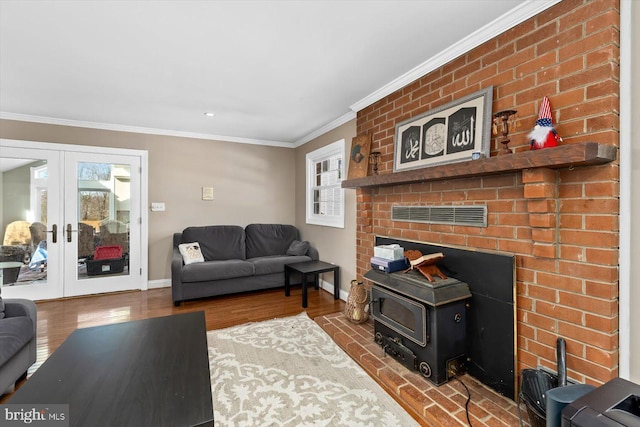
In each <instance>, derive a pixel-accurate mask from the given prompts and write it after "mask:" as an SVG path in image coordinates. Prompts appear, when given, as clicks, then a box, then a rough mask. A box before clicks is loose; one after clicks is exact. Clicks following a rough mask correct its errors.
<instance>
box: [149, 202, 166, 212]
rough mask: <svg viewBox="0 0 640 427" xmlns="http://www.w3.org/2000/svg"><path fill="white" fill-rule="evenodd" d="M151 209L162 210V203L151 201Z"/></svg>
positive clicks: (154, 210)
mask: <svg viewBox="0 0 640 427" xmlns="http://www.w3.org/2000/svg"><path fill="white" fill-rule="evenodd" d="M151 211H152V212H164V203H161V202H153V203H151Z"/></svg>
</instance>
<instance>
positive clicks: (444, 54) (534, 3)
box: [350, 0, 562, 113]
mask: <svg viewBox="0 0 640 427" xmlns="http://www.w3.org/2000/svg"><path fill="white" fill-rule="evenodd" d="M561 1H562V0H527V1H526V2H524V3H522V4H521V5H519V6H517V7H515V8H513V9H511V10H509V11H508V12H506V13H505V14H504V15H501V16H499V17H497V18H496V19H494V20H493V21H491V22H490V23H488V24H487V25H485V26H484V27H482V28H480V29H479V30H477V31H475V32H473V33H471V34H469V35H468V36H467V37H465V38H463V39H461V40H460V41H458V42H457V43H454V44H453V45H451V46H450V47H448V48H447V49H445V50H443V51H441V52H440V53H438V54H436V55H434V56H432V57H431V58H429V59H428V60H427V61H425V62H423V63H422V64H420V65H418V66H417V67H415V68H413V69H411V70H409V71H408V72H406V73H405V74H403V75H401V76H400V77H397V78H396V79H394V80H392V81H391V82H389V83H387V84H386V85H385V86H383V87H381V88H380V89H378V90H376V91H375V92H373V93H371V94H370V95H368V96H366V97H364V98H362V99H361V100H360V101H358V102H356V103H355V104H353V105H351V106H350V108H351V110H353V111H354V112H356V113H357V112H358V111H360V110H362V109H363V108H366V107H368V106H369V105H371V104H373V103H374V102H376V101H379V100H381V99H382V98H384V97H385V96H387V95H390V94H392V93H393V92H395V91H397V90H398V89H401V88H403V87H405V86H406V85H408V84H409V83H412V82H414V81H416V80H417V79H419V78H420V77H422V76H424V75H426V74H428V73H430V72H431V71H433V70H436V69H438V68H440V67H442V66H443V65H444V64H446V63H448V62H449V61H451V60H453V59H455V58H457V57H459V56H460V55H463V54H465V53H467V52H469V51H470V50H472V49H474V48H476V47H478V46H480V45H481V44H482V43H484V42H486V41H488V40H491V39H492V38H494V37H496V36H497V35H499V34H501V33H503V32H505V31H506V30H508V29H510V28H512V27H515V26H516V25H518V24H520V23H521V22H524V21H526V20H527V19H529V18H531V17H532V16H535V15H537V14H538V13H540V12H542V11H543V10H546V9H548V8H550V7H551V6H553V5H555V4H557V3H560V2H561Z"/></svg>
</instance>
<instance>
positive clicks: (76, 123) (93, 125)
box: [0, 111, 294, 148]
mask: <svg viewBox="0 0 640 427" xmlns="http://www.w3.org/2000/svg"><path fill="white" fill-rule="evenodd" d="M0 119H5V120H18V121H22V122H35V123H44V124H49V125H58V126H73V127H81V128H89V129H100V130H111V131H116V132H132V133H144V134H150V135H161V136H175V137H180V138H194V139H206V140H211V141H223V142H236V143H240V144H253V145H266V146H270V147H284V148H294V145H293V144H291V143H289V142H281V141H270V140H266V139H254V138H240V137H236V136H223V135H211V134H207V133H197V132H184V131H176V130H169V129H156V128H147V127H140V126H127V125H116V124H111V123H97V122H85V121H81V120H69V119H60V118H56V117H43V116H32V115H28V114H18V113H10V112H5V111H1V112H0Z"/></svg>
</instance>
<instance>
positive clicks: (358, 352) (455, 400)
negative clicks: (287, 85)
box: [315, 313, 528, 427]
mask: <svg viewBox="0 0 640 427" xmlns="http://www.w3.org/2000/svg"><path fill="white" fill-rule="evenodd" d="M315 321H316V323H318V325H320V326H321V327H322V329H324V330H325V331H326V332H327V333H328V334H329V335H330V336H331V337H332V338H333V340H334V341H335V342H336V343H338V345H339V346H340V347H341V348H342V349H343V350H345V351H346V352H347V354H349V356H351V358H353V359H354V360H355V361H356V362H358V364H359V365H360V366H362V368H363V369H364V370H365V371H366V372H367V373H368V374H369V375H371V377H373V378H374V379H375V380H376V381H377V382H378V383H379V384H380V385H381V386H382V387H383V388H384V389H385V390H386V391H387V392H388V393H389V394H391V395H392V396H393V397H394V398H395V399H396V400H397V401H398V402H399V403H400V404H401V405H402V406H403V407H404V408H405V409H406V410H407V411H408V412H409V413H410V414H411V415H412V416H413V417H414V418H415V419H416V420H418V421H419V422H420V423H421V424H422V425H425V426H461V425H463V426H464V425H467V417H466V412H465V402H466V400H467V394H466V391H465V389H464V387H463V386H462V385H461V384H460V383H459V382H458V381H451V382H449V383H446V384H443V385H441V386H440V387H436V386H434V385H433V384H431V383H430V382H428V381H427V380H426V379H424V378H423V377H422V376H421V375H420V374H418V373H416V372H412V371H409V370H408V369H407V368H405V367H404V366H402V365H401V364H400V363H398V362H397V361H396V360H395V359H393V358H392V357H389V356H383V355H382V350H381V349H380V346H378V345H377V344H376V343H375V342H374V341H373V321H372V320H371V319H369V321H368V322H365V323H361V324H354V323H351V322H349V321H348V320H347V319H346V318H345V316H344V315H343V314H342V313H334V314H330V315H327V316H321V317H317V318H316V319H315ZM461 379H462V381H463V382H464V383H465V384H466V385H467V387H468V388H469V390H470V392H471V401H470V403H469V413H470V417H471V423H472V424H473V426H474V427H478V426H492V427H495V426H517V425H519V421H518V409H517V406H516V403H515V402H513V401H512V400H510V399H507V398H505V397H503V396H501V395H499V394H497V393H495V392H494V391H493V390H491V389H489V388H487V387H486V386H484V385H483V384H482V383H480V382H478V381H477V380H475V379H474V378H473V377H470V376H469V375H463V376H462V377H461ZM522 417H523V419H524V420H525V421H527V415H526V410H525V408H524V405H522ZM527 425H528V423H527Z"/></svg>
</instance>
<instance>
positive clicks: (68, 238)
mask: <svg viewBox="0 0 640 427" xmlns="http://www.w3.org/2000/svg"><path fill="white" fill-rule="evenodd" d="M72 231H73V230H72V229H71V224H67V242H70V241H71V232H72Z"/></svg>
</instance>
